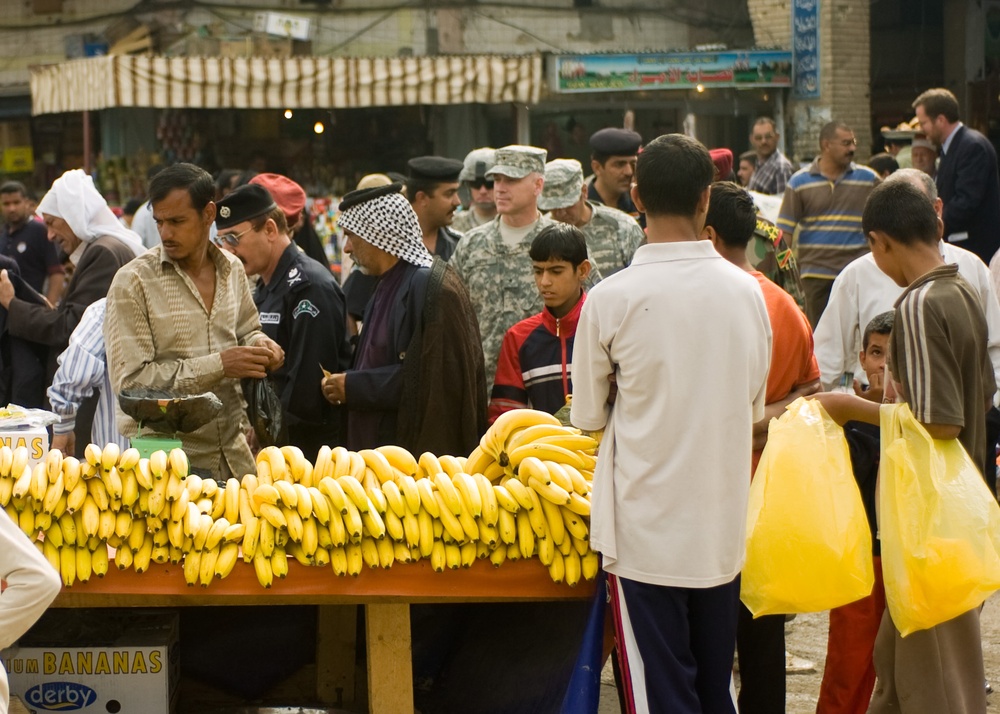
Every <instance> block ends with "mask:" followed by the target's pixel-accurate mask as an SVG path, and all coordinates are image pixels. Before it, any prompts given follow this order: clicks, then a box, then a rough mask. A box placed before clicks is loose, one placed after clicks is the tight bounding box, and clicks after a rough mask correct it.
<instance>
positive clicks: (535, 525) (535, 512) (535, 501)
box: [528, 488, 559, 545]
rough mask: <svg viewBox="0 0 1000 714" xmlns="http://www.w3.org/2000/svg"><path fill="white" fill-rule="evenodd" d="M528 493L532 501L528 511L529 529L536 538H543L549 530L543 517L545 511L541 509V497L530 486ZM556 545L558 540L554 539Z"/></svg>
mask: <svg viewBox="0 0 1000 714" xmlns="http://www.w3.org/2000/svg"><path fill="white" fill-rule="evenodd" d="M528 495H529V496H531V501H532V508H531V510H530V511H528V522H529V523H530V524H531V530H532V531H534V533H535V536H537V537H538V538H545V537H546V536H547V535H548V532H549V525H548V521H547V520H546V518H545V511H544V510H542V499H540V498H539V497H538V494H537V493H535V492H534V490H532V489H530V488H529V489H528ZM556 545H559V541H556Z"/></svg>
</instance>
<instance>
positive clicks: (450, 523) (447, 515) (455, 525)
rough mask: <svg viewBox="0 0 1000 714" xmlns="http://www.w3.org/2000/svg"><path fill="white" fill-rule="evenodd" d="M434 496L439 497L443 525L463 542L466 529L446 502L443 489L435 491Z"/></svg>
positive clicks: (457, 540) (454, 537) (452, 535)
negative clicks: (442, 492)
mask: <svg viewBox="0 0 1000 714" xmlns="http://www.w3.org/2000/svg"><path fill="white" fill-rule="evenodd" d="M434 498H435V499H437V502H438V511H439V513H440V520H441V525H442V526H443V527H444V529H445V531H447V532H448V534H449V535H451V537H452V538H453V539H454V540H455V541H456V542H458V543H461V542H462V541H464V540H465V529H464V528H463V527H462V523H461V521H459V519H458V517H457V516H456V515H455V514H454V513H452V511H451V509H450V508H448V506H447V505H446V504H445V502H444V496H442V495H441V491H435V492H434ZM477 531H478V529H477Z"/></svg>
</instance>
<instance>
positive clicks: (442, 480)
mask: <svg viewBox="0 0 1000 714" xmlns="http://www.w3.org/2000/svg"><path fill="white" fill-rule="evenodd" d="M432 478H433V481H434V485H435V486H437V492H436V496H440V500H439V501H438V503H439V505H440V504H444V505H445V506H446V507H447V509H448V510H449V511H451V513H452V514H453V515H455V516H457V515H458V514H459V513H461V512H462V510H463V507H462V498H461V496H459V494H458V490H457V489H456V488H455V484H454V483H453V482H452V480H451V476H449V475H448V474H447V473H439V474H435V475H434V476H433V477H432Z"/></svg>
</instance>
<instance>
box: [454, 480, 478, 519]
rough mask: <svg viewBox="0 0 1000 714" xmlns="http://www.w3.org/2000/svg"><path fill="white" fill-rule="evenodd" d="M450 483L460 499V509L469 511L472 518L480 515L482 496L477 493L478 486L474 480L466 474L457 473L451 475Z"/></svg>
mask: <svg viewBox="0 0 1000 714" xmlns="http://www.w3.org/2000/svg"><path fill="white" fill-rule="evenodd" d="M452 484H453V485H454V486H455V489H456V490H457V491H458V493H459V496H460V497H461V499H462V504H463V508H462V511H463V512H467V513H469V514H470V515H471V516H472V517H473V518H479V517H480V516H482V515H483V498H482V496H481V495H480V493H479V486H478V485H476V480H475V479H474V478H472V477H471V476H469V475H468V474H464V473H458V474H455V476H454V477H452Z"/></svg>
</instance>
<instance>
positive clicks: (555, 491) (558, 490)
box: [528, 476, 571, 506]
mask: <svg viewBox="0 0 1000 714" xmlns="http://www.w3.org/2000/svg"><path fill="white" fill-rule="evenodd" d="M528 488H530V489H532V490H533V491H534V492H535V493H537V494H538V495H539V496H540V497H541V498H542V500H543V501H548V502H549V503H554V504H556V505H557V506H565V505H567V504H568V503H569V502H570V500H571V499H570V497H569V493H567V492H566V490H565V489H563V488H562V487H560V486H557V485H556V483H555V481H552V482H551V483H549V484H544V483H541V482H540V481H538V480H537V479H535V477H534V476H532V477H530V478H529V479H528Z"/></svg>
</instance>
